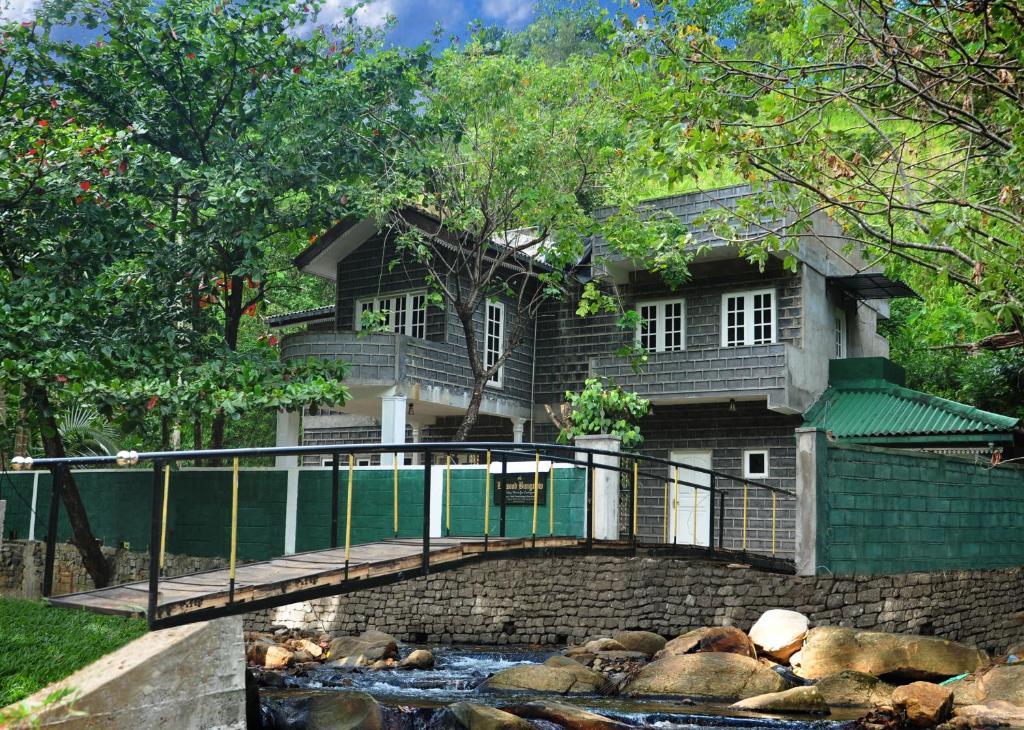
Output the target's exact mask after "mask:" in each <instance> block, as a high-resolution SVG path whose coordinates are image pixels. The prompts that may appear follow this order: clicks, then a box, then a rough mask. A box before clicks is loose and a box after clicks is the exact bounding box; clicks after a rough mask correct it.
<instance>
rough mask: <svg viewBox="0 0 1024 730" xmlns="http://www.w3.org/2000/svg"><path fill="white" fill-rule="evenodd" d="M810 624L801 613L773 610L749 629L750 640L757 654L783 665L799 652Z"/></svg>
mask: <svg viewBox="0 0 1024 730" xmlns="http://www.w3.org/2000/svg"><path fill="white" fill-rule="evenodd" d="M810 624H811V622H810V620H809V619H808V618H807V617H806V616H804V615H803V614H802V613H797V612H796V611H787V610H785V609H781V608H773V609H771V610H770V611H765V612H764V613H762V614H761V617H760V618H759V619H757V621H755V622H754V625H753V626H751V627H750V640H751V641H752V642H753V643H754V646H756V647H757V650H758V651H759V652H761V653H762V654H764V655H765V656H768V657H770V658H772V659H774V660H775V661H777V662H781V663H783V664H785V663H786V662H788V661H789V658H790V657H791V656H793V654H795V653H796V652H797V651H799V650H800V647H801V646H802V645H803V643H804V637H805V636H807V629H808V627H809V626H810Z"/></svg>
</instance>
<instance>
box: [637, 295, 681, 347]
mask: <svg viewBox="0 0 1024 730" xmlns="http://www.w3.org/2000/svg"><path fill="white" fill-rule="evenodd" d="M636 311H637V314H638V315H639V319H640V321H639V322H638V323H637V331H636V338H637V341H639V343H640V346H641V347H642V348H644V349H645V350H647V351H648V352H675V351H677V350H683V349H686V345H685V342H686V340H685V337H686V334H685V326H684V324H683V323H684V312H685V308H684V307H683V300H682V299H676V300H672V301H664V302H641V303H639V304H637V305H636Z"/></svg>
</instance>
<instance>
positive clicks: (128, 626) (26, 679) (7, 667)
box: [0, 598, 146, 707]
mask: <svg viewBox="0 0 1024 730" xmlns="http://www.w3.org/2000/svg"><path fill="white" fill-rule="evenodd" d="M144 633H146V622H145V621H144V620H142V619H137V618H122V617H120V616H100V615H98V614H94V613H89V612H86V611H69V610H67V609H64V608H53V607H51V606H47V605H46V604H44V603H39V602H36V601H22V600H15V599H7V598H0V707H4V706H5V705H9V704H11V703H12V702H17V701H18V700H21V699H23V698H25V697H27V696H28V695H30V694H32V693H33V692H36V691H38V690H40V689H42V688H43V687H45V686H46V685H48V684H50V683H51V682H56V681H57V680H58V679H63V678H64V677H66V676H68V675H69V674H71V673H73V672H75V671H76V670H78V669H81V668H82V667H84V666H85V665H86V664H89V663H90V662H93V661H95V660H97V659H99V658H100V657H101V656H103V655H104V654H109V653H110V652H112V651H114V650H115V649H117V648H120V647H121V646H124V645H125V644H127V643H128V642H129V641H131V640H132V639H135V638H137V637H139V636H142V635H143V634H144Z"/></svg>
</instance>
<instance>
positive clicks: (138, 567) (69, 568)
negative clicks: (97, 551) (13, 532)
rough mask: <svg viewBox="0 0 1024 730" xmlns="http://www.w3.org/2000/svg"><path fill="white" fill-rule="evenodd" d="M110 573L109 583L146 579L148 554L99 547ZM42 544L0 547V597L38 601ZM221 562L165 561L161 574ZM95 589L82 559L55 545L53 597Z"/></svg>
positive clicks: (205, 567)
mask: <svg viewBox="0 0 1024 730" xmlns="http://www.w3.org/2000/svg"><path fill="white" fill-rule="evenodd" d="M101 549H102V550H103V554H104V555H105V556H106V557H107V560H108V561H109V562H110V564H111V566H112V567H113V570H114V575H113V580H112V582H113V583H130V582H132V581H136V580H144V579H145V578H147V577H148V576H149V554H148V553H140V552H132V551H129V550H115V549H114V548H109V547H103V548H101ZM45 557H46V543H44V542H41V541H39V540H5V541H4V543H3V544H2V545H0V596H7V597H12V598H38V597H39V596H40V595H41V593H40V591H41V588H42V581H43V566H44V561H45ZM227 562H228V561H227V560H224V559H223V558H196V557H191V556H188V555H171V554H168V555H167V556H166V557H165V574H166V575H168V576H176V575H185V574H186V573H195V572H197V571H200V570H213V569H214V568H221V567H224V566H225V565H227ZM95 587H96V586H95V585H93V582H92V580H91V579H90V578H89V575H88V574H87V573H86V571H85V567H84V566H83V565H82V556H81V555H79V554H78V550H76V549H75V547H74V546H73V545H68V544H66V543H62V544H60V545H57V555H56V558H55V560H54V566H53V595H55V596H61V595H64V594H65V593H75V592H76V591H88V590H92V589H93V588H95Z"/></svg>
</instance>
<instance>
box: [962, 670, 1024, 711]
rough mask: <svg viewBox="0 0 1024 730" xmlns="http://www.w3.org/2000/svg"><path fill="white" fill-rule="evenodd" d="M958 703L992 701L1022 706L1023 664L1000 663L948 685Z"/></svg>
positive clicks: (1023, 702) (1023, 691) (1023, 692)
mask: <svg viewBox="0 0 1024 730" xmlns="http://www.w3.org/2000/svg"><path fill="white" fill-rule="evenodd" d="M949 688H950V689H951V690H953V695H954V696H953V701H954V702H955V703H956V704H958V705H980V704H987V703H989V702H994V701H997V700H998V701H1002V702H1010V703H1012V704H1014V705H1019V706H1021V707H1024V664H1009V665H1007V664H1001V665H999V666H996V667H992V668H991V669H988V670H984V671H981V672H978V673H977V674H972V675H971V676H970V677H966V678H964V679H962V680H960V681H957V682H953V684H951V685H949Z"/></svg>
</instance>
